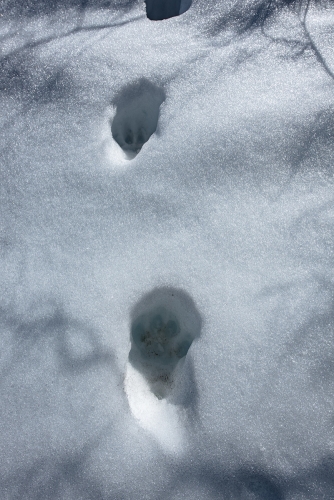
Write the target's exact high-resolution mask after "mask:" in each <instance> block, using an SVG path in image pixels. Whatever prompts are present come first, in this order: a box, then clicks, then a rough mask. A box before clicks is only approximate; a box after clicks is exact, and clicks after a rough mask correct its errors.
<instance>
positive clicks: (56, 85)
mask: <svg viewBox="0 0 334 500" xmlns="http://www.w3.org/2000/svg"><path fill="white" fill-rule="evenodd" d="M36 68H39V71H38V72H36ZM73 88H74V82H73V79H72V77H71V76H70V74H69V73H68V72H66V70H65V69H64V68H61V67H55V68H52V69H51V68H46V69H44V68H41V67H40V65H39V64H38V62H37V61H35V59H34V58H33V57H32V55H31V54H30V55H29V56H27V55H25V57H23V55H22V54H17V55H16V56H14V57H7V58H4V59H2V60H0V92H2V93H3V94H4V95H7V96H9V97H16V98H19V99H20V100H21V101H22V102H24V103H26V104H30V103H37V104H49V103H52V102H59V101H60V100H63V99H66V98H68V97H70V95H71V93H72V92H73Z"/></svg>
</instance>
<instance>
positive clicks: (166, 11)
mask: <svg viewBox="0 0 334 500" xmlns="http://www.w3.org/2000/svg"><path fill="white" fill-rule="evenodd" d="M191 3H192V0H145V4H146V15H147V17H148V19H150V20H151V21H163V20H164V19H169V18H171V17H176V16H180V15H181V14H183V13H184V12H186V11H187V10H188V9H189V8H190V6H191Z"/></svg>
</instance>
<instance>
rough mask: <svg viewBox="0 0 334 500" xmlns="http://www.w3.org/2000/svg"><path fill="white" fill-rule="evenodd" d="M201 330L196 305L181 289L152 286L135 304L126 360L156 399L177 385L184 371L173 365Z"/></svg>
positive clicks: (181, 358) (182, 355) (180, 358)
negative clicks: (127, 358) (150, 290)
mask: <svg viewBox="0 0 334 500" xmlns="http://www.w3.org/2000/svg"><path fill="white" fill-rule="evenodd" d="M200 330H201V318H200V315H199V313H198V311H197V309H196V307H195V304H194V302H193V301H192V299H191V298H190V297H189V296H188V295H187V294H185V293H184V292H182V291H181V290H177V289H173V288H167V287H166V288H159V289H155V290H154V291H152V292H151V293H149V294H148V295H146V296H145V297H144V298H143V299H142V300H141V301H140V302H139V303H138V304H137V306H136V307H135V309H134V311H133V313H132V324H131V351H130V354H129V361H130V363H131V364H132V366H133V367H134V368H135V369H136V370H138V371H139V372H140V373H141V374H142V375H143V376H144V377H145V379H146V381H147V382H148V385H149V387H150V389H151V391H152V392H153V394H154V395H155V396H156V397H157V398H158V399H163V398H165V397H167V396H168V395H169V394H170V392H171V391H172V389H173V388H174V387H175V385H176V386H178V385H179V384H177V383H176V382H177V381H176V378H177V377H182V376H183V375H184V373H183V375H182V370H179V369H176V368H177V366H178V364H179V362H180V361H181V360H183V359H184V358H185V356H186V355H187V353H188V351H189V348H190V346H191V344H192V342H193V341H194V340H195V339H196V338H197V337H199V335H200Z"/></svg>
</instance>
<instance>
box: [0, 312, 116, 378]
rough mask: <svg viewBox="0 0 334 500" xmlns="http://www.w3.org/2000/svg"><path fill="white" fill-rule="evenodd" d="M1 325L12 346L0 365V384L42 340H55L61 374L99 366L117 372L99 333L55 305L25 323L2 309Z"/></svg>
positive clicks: (79, 371)
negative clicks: (47, 311)
mask: <svg viewBox="0 0 334 500" xmlns="http://www.w3.org/2000/svg"><path fill="white" fill-rule="evenodd" d="M0 325H1V326H2V328H3V329H5V330H7V331H9V332H10V340H9V342H10V343H11V344H12V349H11V350H10V351H9V354H8V356H7V358H6V359H3V360H2V363H1V365H0V382H1V380H2V379H4V378H5V377H8V376H9V375H10V374H11V373H12V370H14V369H15V367H16V365H17V364H18V363H20V362H21V361H22V360H23V359H24V358H25V357H26V356H27V355H28V354H29V352H30V351H31V350H32V349H33V348H34V347H35V346H37V345H38V344H39V343H40V342H42V341H43V340H44V339H45V338H52V339H53V340H54V346H55V351H56V354H57V358H58V367H59V370H61V372H62V373H67V374H80V373H82V372H85V371H88V370H90V369H91V368H94V367H96V366H101V365H103V366H108V367H110V368H112V369H113V370H115V369H116V364H115V357H114V354H113V353H112V352H111V351H110V350H109V349H106V348H105V347H104V346H103V344H102V342H101V340H100V336H99V333H98V331H96V330H95V329H94V328H93V327H91V326H89V325H87V324H85V323H84V322H82V321H80V320H77V319H75V318H72V317H71V316H70V315H69V314H66V313H65V312H64V310H63V309H62V308H61V307H59V306H57V305H54V304H51V312H49V313H46V314H44V315H37V317H36V318H32V319H28V320H27V319H25V318H23V317H21V316H20V315H15V314H13V312H12V311H8V310H4V309H2V310H0Z"/></svg>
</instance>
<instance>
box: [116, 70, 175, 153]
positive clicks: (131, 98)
mask: <svg viewBox="0 0 334 500" xmlns="http://www.w3.org/2000/svg"><path fill="white" fill-rule="evenodd" d="M165 98H166V96H165V92H164V91H163V89H161V88H160V87H158V86H157V85H155V84H153V83H151V82H150V81H148V80H146V79H145V78H142V79H141V80H139V81H138V82H135V83H133V84H131V85H128V86H127V87H125V88H124V89H122V91H121V92H120V93H119V94H118V95H117V96H116V98H115V99H114V102H113V104H114V105H115V106H116V114H115V117H114V119H113V121H112V123H111V133H112V136H113V139H114V140H115V141H116V142H117V144H118V145H119V146H120V147H121V148H122V149H123V151H124V152H125V154H126V156H127V158H128V159H132V158H134V157H135V156H136V155H137V154H138V153H139V151H140V150H141V148H142V147H143V145H144V144H145V143H146V142H147V141H148V140H149V138H150V137H151V135H152V134H154V133H155V132H156V130H157V126H158V119H159V113H160V106H161V104H162V103H163V102H164V100H165Z"/></svg>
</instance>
